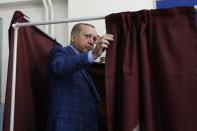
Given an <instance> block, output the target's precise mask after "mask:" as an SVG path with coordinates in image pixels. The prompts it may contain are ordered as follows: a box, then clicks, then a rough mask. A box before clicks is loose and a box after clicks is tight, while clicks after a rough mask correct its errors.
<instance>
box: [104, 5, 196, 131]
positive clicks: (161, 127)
mask: <svg viewBox="0 0 197 131" xmlns="http://www.w3.org/2000/svg"><path fill="white" fill-rule="evenodd" d="M195 19H196V18H195V11H194V8H193V7H179V8H178V7H177V8H169V9H158V10H142V11H138V12H122V13H117V14H111V15H109V16H107V17H106V28H107V33H111V34H113V35H114V39H115V40H114V42H113V44H112V46H110V47H109V49H108V50H107V53H106V54H107V56H106V65H105V78H106V90H107V109H108V127H109V131H139V130H140V131H197V125H196V124H197V60H196V58H197V27H196V21H195Z"/></svg>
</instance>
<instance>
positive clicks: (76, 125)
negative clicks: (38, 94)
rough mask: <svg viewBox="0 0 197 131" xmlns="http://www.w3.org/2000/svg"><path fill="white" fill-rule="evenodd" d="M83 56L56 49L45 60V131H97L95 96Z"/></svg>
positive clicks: (85, 57)
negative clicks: (47, 103)
mask: <svg viewBox="0 0 197 131" xmlns="http://www.w3.org/2000/svg"><path fill="white" fill-rule="evenodd" d="M86 64H88V55H87V53H81V54H75V52H74V50H73V49H72V48H71V47H70V46H68V47H65V48H64V47H62V46H60V45H56V46H55V47H54V48H53V50H52V51H51V53H50V57H49V67H48V68H49V94H50V95H49V101H50V104H49V105H50V106H49V115H48V126H47V131H97V124H96V106H97V104H98V102H99V99H100V97H99V94H98V93H97V90H96V88H95V86H94V83H93V81H92V79H91V77H90V76H89V74H88V73H87V72H86V70H85V69H84V66H85V65H86Z"/></svg>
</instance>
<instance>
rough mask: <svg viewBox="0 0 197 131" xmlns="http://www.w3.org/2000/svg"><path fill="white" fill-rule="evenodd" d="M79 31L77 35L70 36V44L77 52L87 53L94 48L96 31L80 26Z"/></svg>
mask: <svg viewBox="0 0 197 131" xmlns="http://www.w3.org/2000/svg"><path fill="white" fill-rule="evenodd" d="M80 29H81V31H80V33H79V34H72V37H71V39H72V44H73V45H74V47H75V48H76V49H77V50H78V51H79V52H81V53H83V52H88V51H89V50H91V49H93V47H94V43H95V41H96V38H97V33H96V30H95V28H93V27H91V26H86V25H81V27H80Z"/></svg>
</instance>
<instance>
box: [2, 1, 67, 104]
mask: <svg viewBox="0 0 197 131" xmlns="http://www.w3.org/2000/svg"><path fill="white" fill-rule="evenodd" d="M52 2H53V6H54V19H65V18H67V0H52ZM16 10H18V11H21V12H23V13H24V14H25V15H26V16H28V17H30V18H31V19H30V21H44V20H45V13H44V12H45V11H44V7H43V4H42V0H22V1H21V0H1V1H0V17H2V18H3V39H2V43H3V44H2V45H0V46H1V47H0V48H1V49H2V50H1V51H2V52H1V62H2V65H1V69H2V74H1V83H0V86H1V97H0V99H1V100H0V102H1V103H3V102H4V101H5V87H6V82H7V65H8V55H9V50H8V29H9V25H10V22H11V19H12V16H13V14H14V12H15V11H16ZM54 26H55V38H56V40H57V41H58V42H61V43H63V44H65V43H66V39H67V37H66V36H67V34H66V32H67V25H66V24H59V25H54ZM39 28H41V29H43V30H44V26H39Z"/></svg>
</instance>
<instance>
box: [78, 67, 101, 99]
mask: <svg viewBox="0 0 197 131" xmlns="http://www.w3.org/2000/svg"><path fill="white" fill-rule="evenodd" d="M80 72H81V74H82V75H83V76H84V78H85V79H86V81H87V82H88V84H89V86H90V88H91V91H92V94H93V95H94V96H95V98H96V101H97V102H99V101H100V96H99V94H98V92H97V89H96V87H95V85H94V82H93V81H92V78H91V77H90V75H89V74H88V72H87V71H86V70H85V69H82V70H80Z"/></svg>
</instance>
